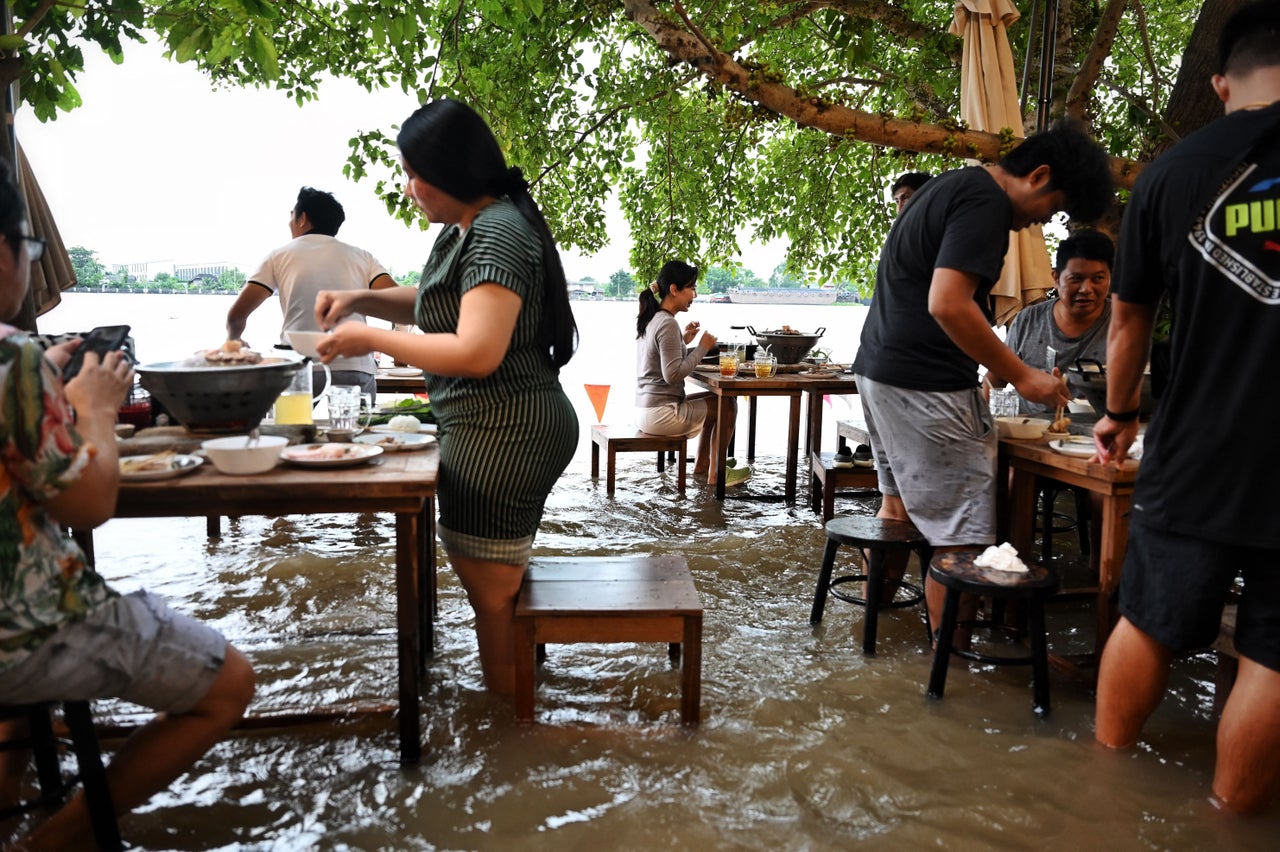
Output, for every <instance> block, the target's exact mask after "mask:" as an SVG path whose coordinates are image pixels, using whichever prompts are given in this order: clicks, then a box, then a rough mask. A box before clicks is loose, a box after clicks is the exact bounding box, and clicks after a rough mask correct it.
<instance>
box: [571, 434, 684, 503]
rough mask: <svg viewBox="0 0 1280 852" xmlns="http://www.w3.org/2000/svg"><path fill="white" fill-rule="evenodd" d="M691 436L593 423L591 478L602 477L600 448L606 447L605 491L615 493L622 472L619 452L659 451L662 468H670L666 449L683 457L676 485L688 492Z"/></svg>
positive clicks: (679, 465)
mask: <svg viewBox="0 0 1280 852" xmlns="http://www.w3.org/2000/svg"><path fill="white" fill-rule="evenodd" d="M688 444H689V439H688V438H683V437H681V436H679V435H676V436H674V437H672V436H669V435H650V434H649V433H648V432H641V431H640V430H639V429H637V428H636V427H634V426H592V427H591V478H592V479H598V478H599V477H600V448H601V447H604V451H605V493H607V494H609V495H612V494H613V487H614V483H615V481H616V476H617V472H618V466H617V457H618V453H631V452H652V451H656V452H657V453H658V472H659V473H661V472H662V471H664V470H666V460H665V459H666V456H665V455H664V454H665V453H666V452H668V451H670V452H674V453H676V454H677V456H678V457H679V460H678V461H677V462H676V465H677V469H678V471H679V472H678V474H677V477H676V483H677V484H676V488H677V489H678V490H679V491H680V494H681V495H683V494H684V480H685V471H684V469H685V459H686V458H687V454H688Z"/></svg>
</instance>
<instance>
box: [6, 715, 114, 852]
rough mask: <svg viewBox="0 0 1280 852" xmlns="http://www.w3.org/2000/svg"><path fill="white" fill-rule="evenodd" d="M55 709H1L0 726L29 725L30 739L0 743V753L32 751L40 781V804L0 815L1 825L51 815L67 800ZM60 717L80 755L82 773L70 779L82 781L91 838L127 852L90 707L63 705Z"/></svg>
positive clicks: (102, 845) (35, 802) (33, 802)
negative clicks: (35, 813) (41, 812)
mask: <svg viewBox="0 0 1280 852" xmlns="http://www.w3.org/2000/svg"><path fill="white" fill-rule="evenodd" d="M53 706H54V702H49V703H45V704H8V705H0V721H14V720H20V719H25V720H26V722H27V726H28V733H27V736H26V737H20V738H15V739H11V740H6V741H4V742H0V750H3V751H17V750H19V749H30V750H31V753H32V756H33V757H34V758H35V764H36V777H37V779H38V780H39V783H40V797H39V798H37V799H31V800H29V801H26V802H22V803H20V804H18V805H15V806H13V807H9V808H4V809H0V820H5V819H8V818H9V817H12V816H17V815H19V814H25V813H28V812H30V811H34V810H37V809H40V808H48V809H50V810H53V809H55V808H57V807H58V806H60V805H61V804H62V803H63V802H64V801H65V800H66V799H67V798H68V793H69V790H68V789H67V788H68V783H67V782H66V781H65V780H64V779H63V777H62V768H61V766H60V765H59V761H58V740H57V739H56V738H55V737H54V732H53V721H52V718H51V713H52V710H53ZM62 714H63V720H64V721H65V722H66V725H67V730H68V731H69V732H70V734H71V748H72V750H73V751H74V752H75V755H76V768H77V770H78V775H77V776H75V777H72V778H71V781H70V783H71V784H72V785H74V784H75V783H76V782H77V781H80V782H81V783H83V784H84V797H85V804H86V805H87V806H88V808H89V821H90V825H91V826H92V827H93V837H94V839H95V840H96V841H97V843H98V847H99V848H101V849H105V850H116V849H123V848H124V844H123V843H122V842H121V840H120V829H119V827H118V826H117V825H116V812H115V807H114V806H113V805H112V803H111V790H110V789H109V788H108V787H107V773H106V770H105V769H104V768H103V766H102V753H101V751H100V750H99V749H98V737H97V734H95V733H94V730H93V715H92V714H91V713H90V712H89V702H87V701H66V702H63V704H62Z"/></svg>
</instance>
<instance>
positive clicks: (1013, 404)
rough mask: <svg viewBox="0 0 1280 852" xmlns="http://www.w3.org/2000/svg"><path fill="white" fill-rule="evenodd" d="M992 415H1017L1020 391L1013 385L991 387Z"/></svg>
mask: <svg viewBox="0 0 1280 852" xmlns="http://www.w3.org/2000/svg"><path fill="white" fill-rule="evenodd" d="M991 416H992V417H1017V416H1018V392H1017V391H1016V390H1014V389H1013V388H1012V387H1007V388H992V389H991Z"/></svg>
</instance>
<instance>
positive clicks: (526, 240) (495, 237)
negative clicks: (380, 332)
mask: <svg viewBox="0 0 1280 852" xmlns="http://www.w3.org/2000/svg"><path fill="white" fill-rule="evenodd" d="M541 259H542V243H541V241H540V240H539V239H538V235H537V233H536V232H535V231H534V229H533V227H532V226H531V225H529V223H528V222H526V221H525V219H524V217H523V216H522V215H521V214H520V211H519V210H518V209H516V207H515V205H514V204H512V203H511V201H510V200H508V199H507V198H502V199H499V200H498V201H495V202H494V203H493V204H490V205H489V206H488V207H485V208H484V209H483V210H481V211H480V213H479V214H478V215H477V216H476V218H475V219H474V220H473V221H472V223H471V227H470V228H468V229H467V232H466V234H465V235H464V234H463V233H462V231H461V230H460V229H459V228H458V227H457V226H453V227H449V228H447V229H445V231H444V233H442V234H441V235H440V236H439V238H438V239H437V240H436V243H435V245H434V246H433V247H432V250H431V256H430V257H429V258H428V259H427V265H426V267H425V269H424V270H423V272H422V283H421V284H420V285H419V287H418V301H417V305H416V310H415V321H416V322H417V325H418V327H419V328H421V329H422V330H423V331H424V332H427V333H428V334H431V333H453V332H454V331H456V329H457V325H458V312H459V307H460V304H461V301H462V295H463V294H464V293H466V292H467V291H468V290H470V289H471V288H472V287H476V286H478V285H480V284H485V283H494V284H499V285H501V286H503V287H506V288H508V289H509V290H512V291H513V292H515V293H517V294H518V295H519V296H520V298H521V299H522V300H523V305H522V306H521V309H520V313H519V315H518V316H517V318H516V326H515V330H514V332H513V334H512V339H511V345H510V347H509V348H508V350H507V355H506V357H505V358H503V360H502V363H501V364H500V365H499V367H498V369H497V370H496V371H494V373H493V374H491V375H489V376H486V377H485V378H482V379H470V378H458V377H453V376H435V375H431V374H428V375H427V377H426V379H427V392H428V394H429V395H430V397H431V409H432V411H433V412H434V414H435V416H436V419H437V420H438V422H439V434H438V438H439V441H440V488H439V497H440V524H439V526H440V538H441V539H442V541H443V542H444V545H445V548H446V549H447V550H448V551H449V552H450V553H451V554H454V555H459V556H469V557H471V558H474V559H486V560H491V561H496V562H508V563H512V564H523V563H525V562H527V561H528V559H529V554H530V551H531V548H532V545H533V536H534V533H535V532H536V531H537V528H538V523H539V522H540V521H541V520H542V511H543V507H544V505H545V504H546V500H547V495H548V494H549V493H550V491H551V489H552V487H553V486H554V485H555V483H556V480H557V479H559V477H560V474H561V473H563V472H564V469H565V467H566V466H567V465H568V464H569V460H570V459H571V458H572V457H573V453H574V450H575V449H576V447H577V444H578V418H577V414H576V413H575V412H574V410H573V405H572V403H570V402H569V398H568V397H567V396H565V393H564V390H563V388H561V387H560V378H559V372H558V371H557V370H556V369H555V368H554V367H553V366H552V364H551V361H550V357H549V355H548V353H547V349H546V347H545V346H543V345H542V344H541V343H540V342H539V334H538V330H539V327H540V325H541V321H542V313H543V311H542V295H543V286H544V282H543V274H542V262H541Z"/></svg>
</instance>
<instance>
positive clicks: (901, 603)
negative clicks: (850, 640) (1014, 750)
mask: <svg viewBox="0 0 1280 852" xmlns="http://www.w3.org/2000/svg"><path fill="white" fill-rule="evenodd" d="M826 530H827V549H826V552H825V553H824V554H823V556H822V568H821V569H820V570H819V571H818V587H817V589H815V590H814V593H813V610H812V611H811V612H810V613H809V623H810V624H811V625H815V626H816V625H818V624H820V623H821V622H822V612H823V610H824V609H826V606H827V595H828V593H829V594H830V595H831V596H832V597H834V598H839V599H840V600H842V601H847V602H848V603H852V604H857V605H858V606H862V607H865V608H866V610H867V612H866V617H865V619H864V620H863V624H862V652H863V653H864V654H874V653H875V652H876V620H877V618H878V617H879V614H880V610H882V609H898V608H901V607H908V606H915V605H916V604H918V603H920V601H922V600H924V590H923V588H922V587H921V586H915V585H912V584H910V583H907V582H903V583H902V584H901V587H902V588H903V589H906V590H907V591H908V592H909V593H910V597H907V598H903V599H902V600H895V601H893V602H892V603H881V602H880V595H881V593H882V592H883V590H884V560H885V558H886V557H887V556H888V555H889V554H890V553H902V552H906V553H910V552H911V551H915V552H916V553H917V554H919V556H920V573H921V581H922V582H923V579H924V577H923V575H924V572H925V570H926V566H928V564H929V559H930V557H932V556H933V548H931V547H930V546H929V542H927V541H925V538H924V536H923V535H921V534H920V531H919V530H918V529H916V527H915V524H913V523H911V522H910V521H892V520H887V519H885V518H866V517H841V518H832V519H831V520H830V521H827V526H826ZM842 544H848V545H852V546H854V547H857V548H859V554H861V551H862V549H863V548H865V549H866V551H867V552H868V553H869V554H870V558H869V559H867V565H866V571H867V572H866V573H865V574H849V575H847V576H842V577H836V578H834V579H832V577H831V572H832V570H833V569H834V566H835V561H836V551H837V550H839V549H840V545H842ZM864 581H865V582H866V584H867V590H868V592H867V597H868V598H870V600H867V599H865V598H861V597H858V596H856V595H853V594H849V593H847V592H843V591H841V590H840V588H839V587H840V586H842V585H844V584H845V583H861V582H864ZM928 621H929V619H928V613H927V612H926V614H925V633H926V635H927V634H928V632H929V627H928Z"/></svg>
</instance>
